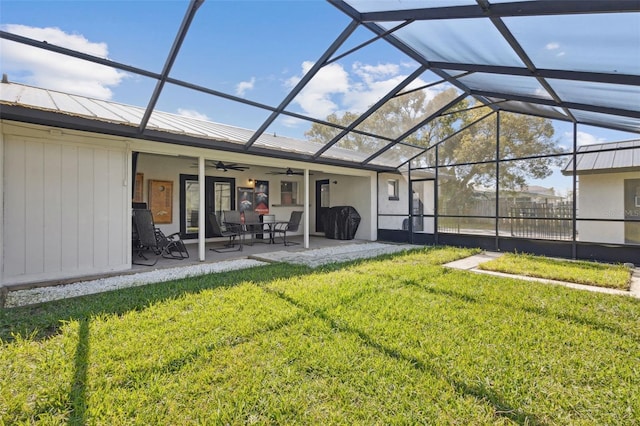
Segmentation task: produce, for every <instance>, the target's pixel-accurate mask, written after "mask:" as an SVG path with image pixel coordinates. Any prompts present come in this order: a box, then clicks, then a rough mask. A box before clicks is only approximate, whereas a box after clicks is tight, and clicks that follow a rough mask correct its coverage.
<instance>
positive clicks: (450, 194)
mask: <svg viewBox="0 0 640 426" xmlns="http://www.w3.org/2000/svg"><path fill="white" fill-rule="evenodd" d="M427 94H428V92H427V91H426V90H419V91H415V92H410V93H407V94H404V95H400V96H396V97H394V98H392V99H391V100H390V101H388V102H387V103H386V104H385V105H384V106H382V107H381V108H379V109H378V110H377V111H376V112H375V113H374V114H372V115H371V116H370V117H368V118H367V119H366V120H364V121H363V122H362V123H360V124H359V125H358V126H357V127H356V128H355V129H356V130H358V131H360V132H363V133H365V134H362V133H357V132H349V133H348V134H347V135H346V136H345V137H343V138H342V139H340V140H339V141H338V143H337V144H336V145H334V146H335V147H339V148H343V149H348V150H352V151H356V152H359V153H362V154H364V155H365V156H369V155H371V154H373V153H376V152H377V151H378V150H380V149H382V148H384V147H385V146H386V145H387V144H388V143H389V141H388V140H385V139H380V138H376V137H373V136H372V135H380V136H383V137H386V138H390V139H393V140H396V139H397V138H398V137H400V136H401V135H402V134H404V133H406V132H407V131H408V130H410V129H412V128H414V127H415V126H417V125H418V124H420V123H421V122H423V121H424V120H425V119H426V118H427V117H429V116H430V115H432V114H433V113H434V112H436V111H439V110H440V109H441V108H442V107H443V106H445V105H446V104H447V103H449V102H451V101H452V100H453V99H455V97H456V96H457V95H458V94H457V92H456V90H455V89H454V88H450V89H447V90H444V91H442V92H440V93H438V94H437V95H436V96H435V97H433V98H431V99H430V100H429V99H428V97H427ZM474 106H475V108H472V107H474ZM456 111H457V112H456ZM490 112H491V110H490V109H489V108H488V107H482V106H481V105H478V104H474V103H473V102H470V101H468V100H466V99H465V100H463V101H461V102H459V103H458V104H456V105H455V106H453V107H452V108H450V109H449V110H448V111H446V112H445V114H441V115H440V116H438V117H436V118H434V119H432V120H430V121H429V122H428V123H425V124H424V125H422V126H421V127H419V128H418V129H417V130H416V131H415V132H414V133H412V134H411V135H409V136H407V137H406V138H405V139H403V142H406V143H409V144H412V145H415V146H420V147H425V148H429V147H431V148H430V149H428V150H427V151H426V152H425V154H424V155H422V156H420V157H419V158H416V159H414V160H413V162H412V166H413V167H414V168H416V167H433V166H435V165H436V164H435V153H436V149H435V145H436V144H438V148H437V150H438V153H437V154H438V165H439V166H440V169H439V173H440V177H441V179H440V182H441V186H440V189H441V191H440V192H441V197H442V198H441V202H443V204H441V205H442V206H443V207H444V206H446V205H450V206H451V207H455V208H454V209H455V211H458V212H461V211H462V209H463V207H462V206H461V205H460V203H461V202H462V201H461V200H473V199H474V198H477V197H478V194H479V191H478V190H479V189H482V188H485V189H486V188H495V186H496V163H495V159H496V150H497V146H496V132H497V123H496V119H497V114H495V113H494V114H491V115H489V116H488V117H486V118H484V119H483V120H481V121H479V122H477V123H475V122H476V121H478V120H480V119H481V118H482V117H484V116H486V115H487V114H489V113H490ZM358 117H359V115H358V114H354V113H352V112H346V113H344V114H342V115H339V114H331V115H330V116H328V117H327V121H328V122H330V123H334V124H336V125H338V126H340V127H342V128H345V127H348V126H349V125H350V124H351V123H353V122H354V121H355V120H356V119H357V118H358ZM472 123H475V124H472ZM467 126H469V127H468V128H467V129H465V130H464V131H462V132H460V133H458V134H455V133H456V131H458V130H460V129H462V128H465V127H467ZM339 133H340V129H336V128H333V127H329V126H325V125H321V124H315V123H314V124H313V125H312V126H311V128H310V129H309V130H308V131H307V132H306V136H307V137H308V138H309V139H310V140H312V141H314V142H318V143H323V144H324V143H328V142H329V141H331V140H333V138H334V137H335V136H336V135H338V134H339ZM454 134H455V135H454ZM452 135H453V136H452ZM553 136H554V129H553V125H552V123H551V121H550V120H548V119H545V118H540V117H533V116H527V115H522V114H512V113H504V112H503V113H501V114H500V158H501V159H505V158H514V159H515V158H531V157H536V158H532V159H529V160H526V161H517V162H516V161H514V162H503V163H501V165H500V189H501V190H502V191H518V190H521V189H523V188H524V187H526V186H527V182H528V181H530V180H531V179H544V178H546V177H548V176H550V175H551V174H552V173H553V167H554V166H557V165H558V164H559V162H558V161H559V160H558V159H557V158H554V157H542V156H545V155H549V154H559V153H561V152H562V150H561V149H560V147H559V146H558V144H557V142H556V141H555V140H554V138H553ZM447 137H449V139H447ZM445 139H446V140H445ZM443 140H444V142H442V143H439V142H441V141H443ZM387 155H388V154H387ZM396 157H397V158H393V157H389V158H390V159H391V161H392V162H393V160H395V159H397V160H398V161H397V164H400V163H401V162H402V161H404V160H403V159H402V158H401V157H400V155H399V154H397V155H396ZM483 162H484V163H483ZM477 163H480V164H477ZM467 210H468V209H467Z"/></svg>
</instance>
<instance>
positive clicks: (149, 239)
mask: <svg viewBox="0 0 640 426" xmlns="http://www.w3.org/2000/svg"><path fill="white" fill-rule="evenodd" d="M301 219H302V212H301V211H294V212H292V213H291V217H290V218H289V220H288V221H278V220H276V218H275V215H262V217H261V216H260V215H258V214H257V213H256V212H252V211H245V212H242V213H241V212H239V211H237V210H229V211H225V212H224V216H223V222H222V224H221V223H220V221H219V220H218V217H217V216H216V214H215V213H209V222H210V224H211V229H212V237H219V238H228V239H229V240H228V242H227V243H226V244H224V246H223V247H219V248H216V247H213V248H210V250H212V251H216V252H219V253H222V252H227V251H242V247H243V245H244V244H249V245H253V244H254V243H255V242H256V241H258V237H262V242H264V243H266V244H276V243H277V242H279V241H276V237H277V236H281V237H282V243H283V244H284V245H285V246H290V245H294V244H297V243H295V242H292V241H291V240H289V239H287V233H288V234H289V235H291V233H292V232H296V231H298V228H299V226H300V221H301ZM247 236H251V239H250V242H249V243H247V242H246V237H247ZM131 238H132V248H133V251H134V253H135V254H134V259H133V260H132V263H133V264H135V265H144V266H153V265H155V264H156V263H157V262H158V259H159V258H160V257H164V258H166V259H187V258H188V257H189V252H188V251H187V247H186V246H185V244H184V242H183V241H182V239H181V238H180V233H178V232H176V233H174V234H171V235H165V234H164V233H163V232H162V231H161V230H160V229H159V228H157V227H156V226H155V223H154V221H153V215H152V213H151V210H148V209H144V208H134V209H133V215H132V237H131ZM149 254H153V255H155V259H153V260H151V259H149V258H148V257H147V256H149Z"/></svg>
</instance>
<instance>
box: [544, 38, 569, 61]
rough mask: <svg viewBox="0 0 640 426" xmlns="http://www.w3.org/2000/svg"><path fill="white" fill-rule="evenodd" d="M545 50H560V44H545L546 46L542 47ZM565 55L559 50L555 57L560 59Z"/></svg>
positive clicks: (553, 42)
mask: <svg viewBox="0 0 640 426" xmlns="http://www.w3.org/2000/svg"><path fill="white" fill-rule="evenodd" d="M544 48H545V49H546V50H558V49H560V43H557V42H555V41H552V42H550V43H547V45H546V46H545V47H544ZM565 54H566V52H565V51H564V50H560V51H558V52H557V53H556V57H558V58H559V57H562V56H564V55H565Z"/></svg>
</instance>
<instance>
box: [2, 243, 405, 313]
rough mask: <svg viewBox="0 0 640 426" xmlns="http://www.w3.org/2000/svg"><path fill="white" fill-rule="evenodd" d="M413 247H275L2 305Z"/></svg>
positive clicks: (12, 298) (33, 292) (17, 294)
mask: <svg viewBox="0 0 640 426" xmlns="http://www.w3.org/2000/svg"><path fill="white" fill-rule="evenodd" d="M413 248H416V246H412V245H409V244H383V243H375V242H374V243H360V244H346V245H341V246H336V247H326V248H321V249H311V250H304V251H295V252H290V251H284V250H281V251H274V252H270V253H264V254H260V255H255V256H251V258H249V259H246V258H245V259H237V260H226V261H221V262H215V263H202V264H199V265H190V266H182V267H180V266H179V267H175V268H167V269H156V270H154V271H150V272H139V273H136V274H128V275H119V276H113V277H108V278H99V279H96V280H91V281H81V282H76V283H72V284H65V285H58V286H51V287H39V288H32V289H27V290H15V291H9V292H5V293H4V294H0V302H1V299H2V297H3V296H4V299H5V300H4V305H3V306H2V305H1V304H0V308H2V307H4V308H14V307H18V306H26V305H34V304H38V303H45V302H51V301H53V300H60V299H68V298H72V297H78V296H85V295H88V294H96V293H103V292H106V291H112V290H119V289H122V288H128V287H137V286H142V285H146V284H153V283H161V282H166V281H171V280H176V279H180V278H187V277H195V276H198V275H205V274H212V273H216V272H226V271H234V270H238V269H246V268H253V267H255V266H261V265H266V264H268V263H272V262H285V263H293V264H298V265H306V266H309V267H312V268H315V267H317V266H320V265H325V264H328V263H336V262H348V261H351V260H356V259H368V258H372V257H376V256H380V255H383V254H389V253H397V252H400V251H403V250H409V249H413ZM1 290H2V289H0V291H1Z"/></svg>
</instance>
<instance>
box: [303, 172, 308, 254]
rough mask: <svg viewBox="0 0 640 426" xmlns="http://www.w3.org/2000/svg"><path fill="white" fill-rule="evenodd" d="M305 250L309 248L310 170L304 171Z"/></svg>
mask: <svg viewBox="0 0 640 426" xmlns="http://www.w3.org/2000/svg"><path fill="white" fill-rule="evenodd" d="M304 248H306V249H308V248H309V169H304Z"/></svg>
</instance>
